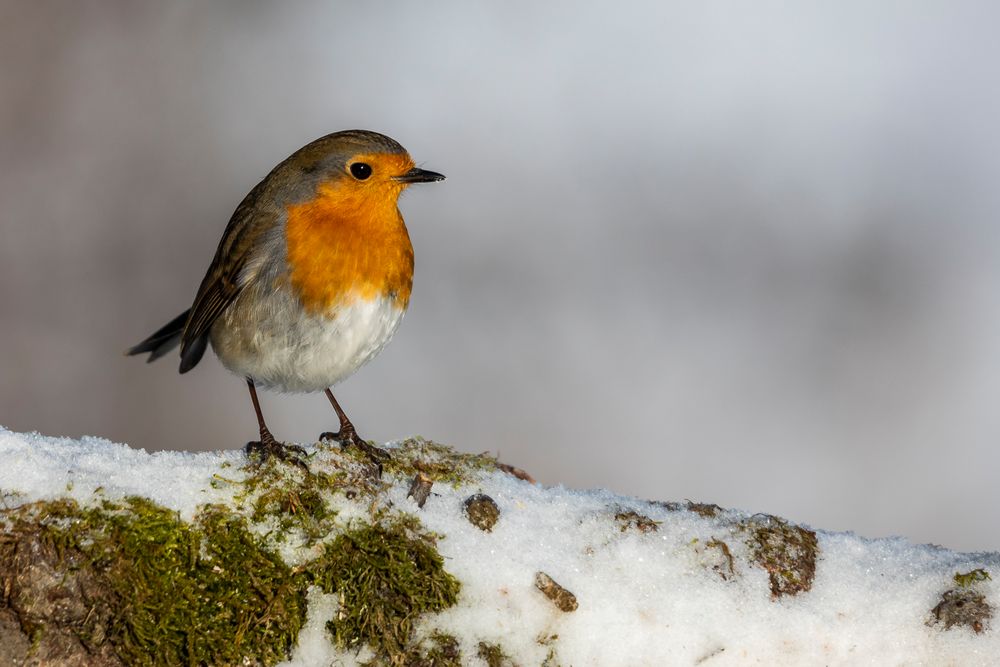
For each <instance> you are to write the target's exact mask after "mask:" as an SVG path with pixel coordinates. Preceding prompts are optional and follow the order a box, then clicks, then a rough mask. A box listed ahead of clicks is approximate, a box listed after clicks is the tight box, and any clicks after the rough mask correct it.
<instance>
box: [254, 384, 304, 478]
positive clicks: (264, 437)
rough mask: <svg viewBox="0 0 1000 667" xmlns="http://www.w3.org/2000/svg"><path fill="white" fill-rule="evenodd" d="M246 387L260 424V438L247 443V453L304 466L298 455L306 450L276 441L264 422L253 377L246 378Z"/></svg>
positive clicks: (264, 458)
mask: <svg viewBox="0 0 1000 667" xmlns="http://www.w3.org/2000/svg"><path fill="white" fill-rule="evenodd" d="M247 388H248V389H249V390H250V400H251V401H253V409H254V412H256V413H257V424H258V425H259V426H260V440H255V441H253V442H248V443H247V454H254V453H256V454H259V455H260V457H261V460H265V461H266V460H267V458H268V457H269V456H275V457H277V458H278V459H280V460H282V461H286V462H288V463H294V464H295V465H297V466H299V467H301V468H306V469H308V468H307V467H306V464H305V462H304V461H303V460H302V459H300V458H299V457H298V456H296V455H297V454H298V455H302V456H305V453H306V450H304V449H302V448H301V447H298V446H296V445H286V444H283V443H280V442H278V441H277V440H275V439H274V436H273V435H271V431H270V430H268V428H267V424H265V423H264V413H263V412H261V410H260V401H258V400H257V387H255V386H254V383H253V379H251V378H247Z"/></svg>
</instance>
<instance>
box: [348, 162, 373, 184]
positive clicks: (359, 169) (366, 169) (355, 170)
mask: <svg viewBox="0 0 1000 667" xmlns="http://www.w3.org/2000/svg"><path fill="white" fill-rule="evenodd" d="M371 175H372V166H371V165H370V164H368V163H367V162H355V163H354V164H352V165H351V176H353V177H354V178H356V179H358V180H359V181H363V180H365V179H366V178H368V177H369V176H371Z"/></svg>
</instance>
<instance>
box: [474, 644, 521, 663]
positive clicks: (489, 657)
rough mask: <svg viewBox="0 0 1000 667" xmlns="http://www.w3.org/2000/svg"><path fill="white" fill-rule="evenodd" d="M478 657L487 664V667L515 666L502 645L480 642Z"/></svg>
mask: <svg viewBox="0 0 1000 667" xmlns="http://www.w3.org/2000/svg"><path fill="white" fill-rule="evenodd" d="M476 655H478V656H479V658H480V659H481V660H482V661H483V662H485V663H486V666H487V667H514V664H515V663H514V661H513V660H512V659H511V657H510V656H509V655H507V654H506V653H505V652H504V650H503V647H502V646H500V644H493V643H490V642H479V647H478V651H477V652H476Z"/></svg>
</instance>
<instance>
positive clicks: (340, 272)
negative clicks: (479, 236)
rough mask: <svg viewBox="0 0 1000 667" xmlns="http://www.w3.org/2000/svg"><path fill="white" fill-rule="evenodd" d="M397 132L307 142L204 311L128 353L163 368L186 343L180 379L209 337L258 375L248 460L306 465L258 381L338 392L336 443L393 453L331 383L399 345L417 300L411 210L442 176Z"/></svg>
mask: <svg viewBox="0 0 1000 667" xmlns="http://www.w3.org/2000/svg"><path fill="white" fill-rule="evenodd" d="M442 180H444V176H443V175H442V174H439V173H436V172H433V171H427V170H425V169H420V168H419V167H417V166H416V165H415V164H414V162H413V160H412V159H411V158H410V156H409V154H408V153H407V152H406V150H405V149H404V148H403V147H402V146H400V145H399V143H397V142H396V141H395V140H393V139H390V138H389V137H387V136H385V135H382V134H378V133H376V132H369V131H365V130H347V131H344V132H335V133H334V134H329V135H327V136H325V137H321V138H320V139H317V140H316V141H313V142H312V143H310V144H307V145H306V146H303V147H302V148H300V149H299V150H297V151H296V152H295V153H293V154H292V155H291V156H290V157H289V158H288V159H286V160H285V161H284V162H282V163H281V164H279V165H278V166H277V167H275V168H274V169H273V170H272V171H271V173H269V174H268V175H267V176H266V177H264V180H262V181H261V182H260V183H258V184H257V186H256V187H254V189H253V190H251V191H250V193H249V194H248V195H247V196H246V197H245V198H244V199H243V201H242V202H241V203H240V205H239V206H238V207H237V208H236V211H235V212H234V213H233V216H232V218H231V219H230V220H229V224H228V225H227V226H226V231H225V232H224V233H223V235H222V240H221V241H220V242H219V248H218V250H216V252H215V258H214V259H213V260H212V263H211V264H210V265H209V267H208V272H207V273H206V274H205V278H204V280H202V282H201V287H199V288H198V293H197V295H196V296H195V298H194V304H193V305H192V306H191V308H190V309H189V310H187V311H185V312H183V313H181V314H180V315H178V316H177V317H175V318H174V319H173V320H171V321H170V322H169V323H168V324H166V325H165V326H164V327H162V328H161V329H159V330H158V331H157V332H156V333H154V334H153V335H151V336H150V337H149V338H147V339H146V340H144V341H142V342H141V343H139V344H138V345H136V346H135V347H133V348H131V349H129V350H128V352H127V354H130V355H133V354H143V353H147V352H148V353H149V359H148V360H147V361H154V360H156V359H158V358H160V357H162V356H163V355H165V354H167V353H168V352H170V351H171V350H172V349H173V348H174V347H176V346H177V345H178V344H179V345H180V357H181V363H180V372H181V373H186V372H188V371H189V370H191V369H192V368H194V367H195V366H196V365H197V364H198V362H199V361H200V360H201V358H202V355H204V353H205V348H206V347H207V346H208V344H209V343H211V344H212V349H213V350H215V354H216V356H218V357H219V360H220V361H221V362H222V365H223V366H225V367H226V368H227V369H229V370H230V371H232V372H233V373H236V374H237V375H239V376H241V377H244V378H246V383H247V387H248V388H249V390H250V400H251V401H252V402H253V408H254V411H255V412H256V413H257V423H258V425H259V426H260V440H259V441H255V442H250V443H249V444H248V445H247V451H248V453H253V452H256V453H259V454H260V455H261V456H262V457H263V458H267V457H268V456H276V457H278V458H281V459H291V460H293V461H295V462H296V463H300V464H301V460H300V459H298V458H297V457H296V456H294V453H299V454H301V453H304V452H303V450H302V449H301V448H300V447H295V446H290V445H285V444H283V443H281V442H279V441H277V440H276V439H275V438H274V436H273V435H271V431H270V430H268V428H267V425H266V424H265V422H264V415H263V413H262V412H261V410H260V403H259V401H258V400H257V387H258V386H260V387H264V388H266V389H276V390H278V391H282V392H296V393H302V392H318V391H324V392H326V396H327V398H328V399H330V403H331V405H333V409H334V410H335V411H336V412H337V416H338V418H339V419H340V430H339V431H338V432H337V433H324V434H322V435H321V436H320V439H324V438H327V439H333V440H337V441H339V442H340V444H341V446H350V445H353V446H356V447H359V448H361V449H362V450H363V451H365V452H366V453H367V454H368V456H369V457H371V458H372V459H373V460H375V461H376V462H378V461H379V460H380V459H383V458H385V457H386V456H387V454H386V453H385V452H384V451H382V450H380V449H378V448H376V447H373V446H372V445H369V444H368V443H366V442H365V441H364V440H363V439H362V438H361V437H359V436H358V433H357V431H356V430H355V428H354V425H353V424H352V423H351V421H350V419H348V418H347V415H346V414H345V413H344V410H343V409H342V408H341V407H340V404H339V403H337V399H336V398H334V396H333V392H332V391H331V390H330V387H331V386H333V385H335V384H337V383H338V382H340V381H341V380H343V379H345V378H346V377H348V376H349V375H351V374H352V373H354V371H356V370H358V369H359V368H360V367H361V366H363V365H364V364H365V363H367V362H368V361H370V360H371V359H372V358H373V357H374V356H375V355H376V354H378V353H379V352H380V351H381V350H382V348H383V347H384V346H385V345H386V343H388V342H389V339H391V338H392V335H393V333H395V331H396V328H397V327H398V326H399V323H400V321H401V320H402V319H403V313H404V312H406V307H407V305H408V304H409V302H410V290H411V287H412V285H413V246H412V245H410V237H409V235H408V234H407V231H406V225H405V224H404V223H403V216H402V215H401V214H400V212H399V208H398V207H397V201H398V199H399V195H400V193H401V192H402V191H403V190H405V189H406V188H407V187H408V186H409V185H410V184H412V183H430V182H434V181H442Z"/></svg>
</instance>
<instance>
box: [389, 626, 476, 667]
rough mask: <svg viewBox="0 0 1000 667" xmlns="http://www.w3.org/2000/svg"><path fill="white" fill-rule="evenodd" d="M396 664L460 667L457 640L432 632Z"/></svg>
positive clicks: (459, 652)
mask: <svg viewBox="0 0 1000 667" xmlns="http://www.w3.org/2000/svg"><path fill="white" fill-rule="evenodd" d="M371 664H372V667H375V666H376V665H378V664H381V663H379V662H377V661H376V662H373V663H371ZM397 664H401V665H405V667H462V651H461V649H460V648H459V646H458V638H456V637H455V636H454V635H449V634H447V633H444V632H434V633H432V634H431V636H430V637H428V638H427V639H425V640H424V641H422V642H420V644H418V645H417V646H416V647H415V648H414V649H413V650H412V651H410V653H409V654H408V655H406V656H405V657H403V656H400V657H399V659H398V661H397Z"/></svg>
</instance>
